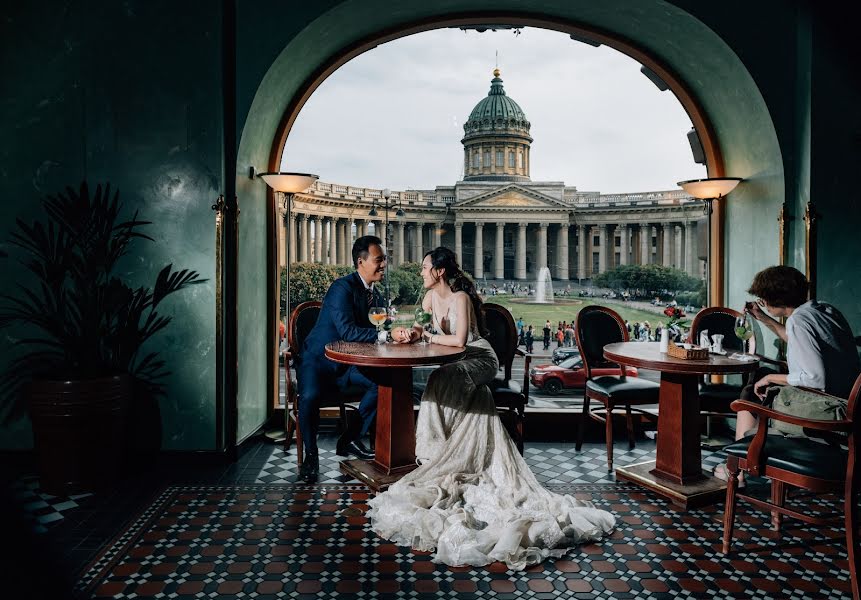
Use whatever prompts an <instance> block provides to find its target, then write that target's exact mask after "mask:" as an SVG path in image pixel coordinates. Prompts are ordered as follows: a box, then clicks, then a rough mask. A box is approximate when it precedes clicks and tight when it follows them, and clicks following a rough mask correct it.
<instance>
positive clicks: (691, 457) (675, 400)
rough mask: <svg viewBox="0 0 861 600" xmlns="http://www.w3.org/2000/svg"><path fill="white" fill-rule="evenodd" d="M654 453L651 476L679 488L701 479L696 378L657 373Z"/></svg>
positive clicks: (698, 401) (698, 405)
mask: <svg viewBox="0 0 861 600" xmlns="http://www.w3.org/2000/svg"><path fill="white" fill-rule="evenodd" d="M659 402H660V404H659V409H658V449H657V453H656V459H657V460H656V461H655V470H654V471H653V473H654V474H655V475H657V476H658V477H661V478H662V479H666V480H667V481H670V482H672V483H676V484H680V485H689V484H691V483H695V482H697V481H700V480H702V479H703V473H702V453H701V451H700V399H699V391H698V389H697V376H696V375H685V374H681V373H661V392H660V401H659Z"/></svg>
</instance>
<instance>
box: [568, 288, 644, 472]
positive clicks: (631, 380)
mask: <svg viewBox="0 0 861 600" xmlns="http://www.w3.org/2000/svg"><path fill="white" fill-rule="evenodd" d="M574 337H575V340H576V342H577V348H579V349H580V357H581V358H582V359H583V368H584V369H585V370H586V389H585V390H584V393H583V416H582V418H581V419H580V426H579V427H578V428H577V445H576V449H577V451H578V452H579V451H580V449H581V448H582V447H583V430H584V429H585V425H586V419H587V418H589V417H591V418H593V419H595V420H596V421H600V422H602V423H604V425H605V428H606V441H607V470H608V471H612V470H613V409H614V408H616V407H622V406H624V407H625V415H626V419H627V429H628V447H629V448H632V449H633V448H634V446H635V434H634V421H633V419H632V418H631V412H632V411H636V412H639V413H641V414H647V415H648V413H646V412H645V411H643V410H642V409H635V408H633V406H636V405H643V404H657V403H658V392H659V390H660V385H659V384H657V383H655V382H654V381H646V380H644V379H640V378H639V377H626V376H625V369H624V367H619V375H605V376H601V377H593V376H592V369H597V368H606V367H617V366H618V365H616V364H615V363H610V362H608V361H607V360H606V359H605V358H604V346H606V345H607V344H612V343H614V342H627V341H628V328H627V327H625V322H624V321H623V320H622V317H620V316H619V315H618V314H617V313H616V312H615V311H613V310H611V309H609V308H607V307H605V306H595V305H593V306H587V307H585V308H583V309H582V310H581V311H580V312H579V313H578V314H577V321H576V323H575V326H574ZM591 400H597V401H598V402H600V403H601V404H603V405H604V416H603V417H602V416H600V415H596V414H595V413H593V412H591V411H590V410H589V404H590V401H591ZM648 416H649V417H651V415H648Z"/></svg>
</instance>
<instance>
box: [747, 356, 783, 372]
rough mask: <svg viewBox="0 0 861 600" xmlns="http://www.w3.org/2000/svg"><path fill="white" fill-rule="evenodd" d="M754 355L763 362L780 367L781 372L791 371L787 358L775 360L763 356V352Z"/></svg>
mask: <svg viewBox="0 0 861 600" xmlns="http://www.w3.org/2000/svg"><path fill="white" fill-rule="evenodd" d="M754 356H755V357H756V358H757V360H759V362H761V363H767V364H769V365H772V366H775V367H778V368H779V369H780V372H781V373H788V372H789V366H787V364H786V361H785V360H775V359H773V358H768V357H767V356H763V355H762V354H754Z"/></svg>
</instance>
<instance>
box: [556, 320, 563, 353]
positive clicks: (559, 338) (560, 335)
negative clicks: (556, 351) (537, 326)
mask: <svg viewBox="0 0 861 600" xmlns="http://www.w3.org/2000/svg"><path fill="white" fill-rule="evenodd" d="M563 343H565V332H564V331H562V325H559V329H557V330H556V347H557V348H561V347H562V344H563Z"/></svg>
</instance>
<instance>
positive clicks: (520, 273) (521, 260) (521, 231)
mask: <svg viewBox="0 0 861 600" xmlns="http://www.w3.org/2000/svg"><path fill="white" fill-rule="evenodd" d="M527 225H528V223H523V222H521V223H518V224H517V252H516V254H515V259H516V261H517V269H516V271H515V273H514V277H515V278H516V279H519V280H521V281H523V280H525V279H526V226H527Z"/></svg>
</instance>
